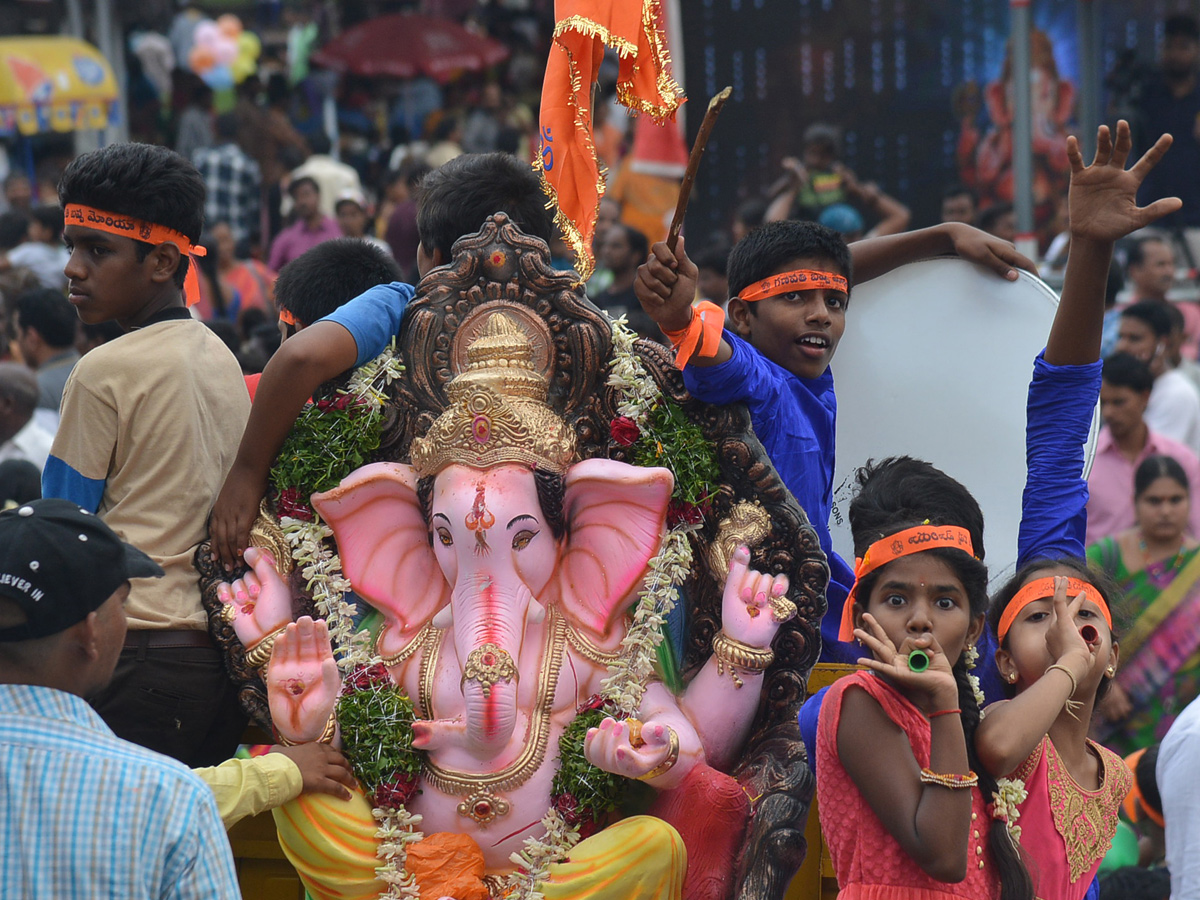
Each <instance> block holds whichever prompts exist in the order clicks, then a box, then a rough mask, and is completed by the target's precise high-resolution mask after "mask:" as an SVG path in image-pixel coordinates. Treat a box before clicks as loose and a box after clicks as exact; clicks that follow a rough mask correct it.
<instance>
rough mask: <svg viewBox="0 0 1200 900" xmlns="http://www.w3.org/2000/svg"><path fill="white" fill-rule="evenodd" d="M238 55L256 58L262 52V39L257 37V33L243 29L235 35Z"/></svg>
mask: <svg viewBox="0 0 1200 900" xmlns="http://www.w3.org/2000/svg"><path fill="white" fill-rule="evenodd" d="M237 47H238V57H239V58H241V57H245V58H247V59H251V60H254V59H258V57H259V54H261V53H262V41H260V40H259V39H258V35H257V34H255V33H254V32H253V31H243V32H242V33H241V34H239V35H238V36H237Z"/></svg>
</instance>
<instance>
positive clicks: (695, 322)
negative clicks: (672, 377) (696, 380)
mask: <svg viewBox="0 0 1200 900" xmlns="http://www.w3.org/2000/svg"><path fill="white" fill-rule="evenodd" d="M724 328H725V310H723V309H721V307H719V306H717V304H715V303H712V302H710V301H708V300H701V301H700V302H699V303H697V304H696V305H695V306H693V307H692V319H691V321H690V322H688V324H687V328H681V329H680V330H679V331H667V330H665V329H664V330H663V334H665V335H666V336H667V340H669V341H670V342H671V346H673V347H674V348H675V365H676V367H677V368H680V369H682V368H683V367H684V366H686V365H687V364H688V360H690V359H691V358H692V356H693V355H695V356H700V357H702V358H703V359H712V358H713V357H714V356H716V355H717V351H718V350H719V349H720V348H721V331H722V330H723V329H724Z"/></svg>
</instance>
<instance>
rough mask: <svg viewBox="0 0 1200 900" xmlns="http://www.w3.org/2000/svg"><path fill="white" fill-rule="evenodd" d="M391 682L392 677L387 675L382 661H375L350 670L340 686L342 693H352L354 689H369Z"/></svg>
mask: <svg viewBox="0 0 1200 900" xmlns="http://www.w3.org/2000/svg"><path fill="white" fill-rule="evenodd" d="M391 683H392V678H391V676H390V675H388V670H387V668H386V667H385V666H384V665H383V663H375V665H373V666H364V667H362V668H359V669H355V670H354V671H353V672H351V673H350V675H349V677H348V678H347V679H346V684H345V686H344V687H343V688H342V693H343V694H352V693H354V692H355V691H366V690H371V689H373V688H375V687H377V686H379V685H390V684H391Z"/></svg>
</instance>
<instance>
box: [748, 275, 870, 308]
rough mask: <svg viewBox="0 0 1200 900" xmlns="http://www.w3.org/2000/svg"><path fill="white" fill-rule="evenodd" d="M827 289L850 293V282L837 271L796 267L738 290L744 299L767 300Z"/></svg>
mask: <svg viewBox="0 0 1200 900" xmlns="http://www.w3.org/2000/svg"><path fill="white" fill-rule="evenodd" d="M820 288H825V289H826V290H832V291H841V292H842V293H843V294H848V293H850V282H849V281H847V280H846V276H845V275H838V274H837V273H836V272H822V271H820V270H818V269H796V270H795V271H794V272H781V273H779V274H778V275H772V276H771V277H770V278H764V279H763V280H762V281H757V282H755V283H754V285H753V286H751V287H747V288H743V289H742V290H741V291H739V292H738V297H740V298H741V299H742V300H746V301H753V300H765V299H766V298H767V297H774V296H775V295H777V294H790V293H792V292H794V291H815V290H818V289H820Z"/></svg>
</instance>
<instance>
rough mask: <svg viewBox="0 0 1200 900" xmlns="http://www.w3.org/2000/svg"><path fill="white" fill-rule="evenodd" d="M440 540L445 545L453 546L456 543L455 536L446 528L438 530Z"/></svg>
mask: <svg viewBox="0 0 1200 900" xmlns="http://www.w3.org/2000/svg"><path fill="white" fill-rule="evenodd" d="M437 536H438V540H439V541H441V542H442V546H443V547H452V546H453V545H454V536H453V535H452V534H450V532H449V531H448V530H447V529H445V528H439V529H438V530H437Z"/></svg>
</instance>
